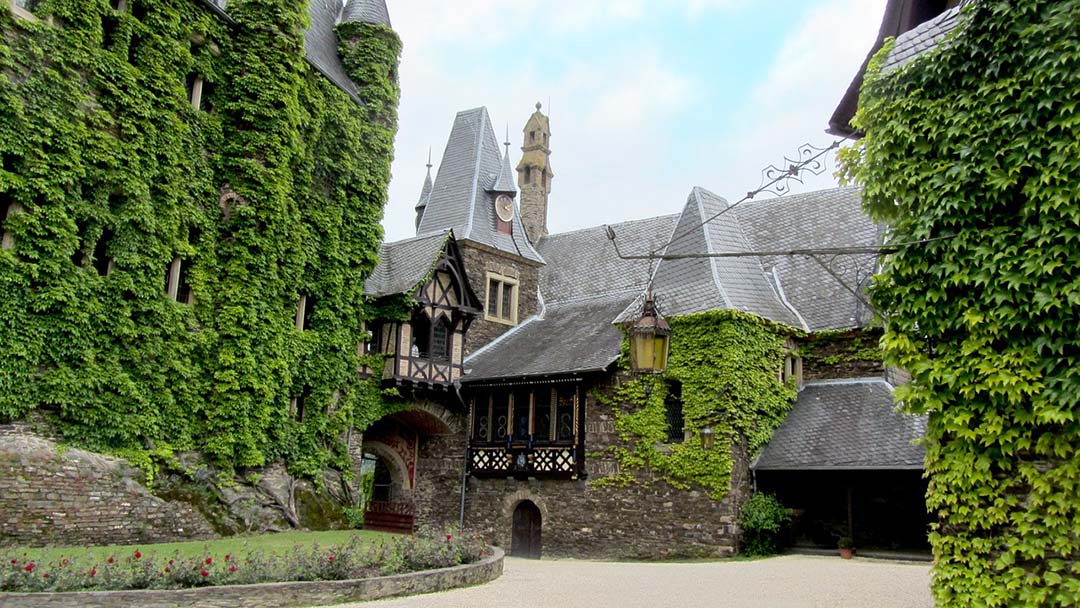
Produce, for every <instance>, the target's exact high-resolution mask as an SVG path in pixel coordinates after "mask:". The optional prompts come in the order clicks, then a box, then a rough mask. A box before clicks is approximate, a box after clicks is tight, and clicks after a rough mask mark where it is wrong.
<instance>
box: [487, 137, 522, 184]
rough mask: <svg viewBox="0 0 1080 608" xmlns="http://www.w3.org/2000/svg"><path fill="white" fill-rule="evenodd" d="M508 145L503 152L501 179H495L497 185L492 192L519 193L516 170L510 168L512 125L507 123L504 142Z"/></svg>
mask: <svg viewBox="0 0 1080 608" xmlns="http://www.w3.org/2000/svg"><path fill="white" fill-rule="evenodd" d="M503 145H504V146H506V152H504V153H503V159H502V169H501V170H500V171H499V179H497V180H495V185H494V186H492V187H491V191H492V192H510V193H514V194H516V193H517V186H515V185H514V170H513V169H511V168H510V125H506V141H505V142H503Z"/></svg>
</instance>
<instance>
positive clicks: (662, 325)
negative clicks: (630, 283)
mask: <svg viewBox="0 0 1080 608" xmlns="http://www.w3.org/2000/svg"><path fill="white" fill-rule="evenodd" d="M670 346H671V328H670V327H669V326H668V323H667V321H665V320H664V317H662V316H660V312H659V311H657V309H656V300H655V299H654V298H653V293H652V290H649V292H648V293H646V294H645V305H644V306H643V307H642V310H641V318H640V319H638V320H637V321H635V322H634V324H633V325H631V326H630V369H631V370H633V371H634V372H637V373H643V374H659V373H662V372H663V371H665V370H666V369H667V360H668V349H669V347H670Z"/></svg>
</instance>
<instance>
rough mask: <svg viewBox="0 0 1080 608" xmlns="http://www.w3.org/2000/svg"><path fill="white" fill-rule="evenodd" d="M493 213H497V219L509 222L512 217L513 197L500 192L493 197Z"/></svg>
mask: <svg viewBox="0 0 1080 608" xmlns="http://www.w3.org/2000/svg"><path fill="white" fill-rule="evenodd" d="M495 213H496V214H498V216H499V219H500V220H502V221H504V222H509V221H510V220H512V219H514V199H512V198H510V197H509V196H507V195H505V194H500V195H499V197H498V198H496V199H495Z"/></svg>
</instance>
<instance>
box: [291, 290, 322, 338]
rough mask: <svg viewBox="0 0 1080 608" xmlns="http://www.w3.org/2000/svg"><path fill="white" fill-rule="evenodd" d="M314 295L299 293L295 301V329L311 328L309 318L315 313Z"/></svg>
mask: <svg viewBox="0 0 1080 608" xmlns="http://www.w3.org/2000/svg"><path fill="white" fill-rule="evenodd" d="M316 303H317V302H316V300H315V296H309V295H306V294H304V295H301V296H300V301H299V302H297V303H296V329H298V330H300V331H307V330H309V329H311V320H312V318H313V315H314V314H315V305H316Z"/></svg>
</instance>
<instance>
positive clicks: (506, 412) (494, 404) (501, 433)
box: [490, 393, 510, 441]
mask: <svg viewBox="0 0 1080 608" xmlns="http://www.w3.org/2000/svg"><path fill="white" fill-rule="evenodd" d="M490 399H491V440H492V441H506V435H507V432H508V431H509V422H510V395H508V394H506V393H493V394H492V395H491V397H490Z"/></svg>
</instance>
